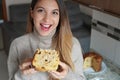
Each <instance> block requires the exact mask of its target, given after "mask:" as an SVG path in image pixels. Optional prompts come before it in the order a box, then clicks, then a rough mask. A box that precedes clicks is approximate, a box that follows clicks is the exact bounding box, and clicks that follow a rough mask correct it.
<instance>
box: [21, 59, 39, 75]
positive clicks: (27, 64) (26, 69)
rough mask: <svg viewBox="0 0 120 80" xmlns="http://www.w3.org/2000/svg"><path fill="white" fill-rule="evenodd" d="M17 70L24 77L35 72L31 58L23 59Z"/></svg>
mask: <svg viewBox="0 0 120 80" xmlns="http://www.w3.org/2000/svg"><path fill="white" fill-rule="evenodd" d="M19 68H20V70H21V72H22V73H23V74H24V75H29V74H33V73H36V72H37V71H36V70H35V68H33V66H32V59H31V58H28V59H25V60H24V61H23V63H22V64H21V65H19Z"/></svg>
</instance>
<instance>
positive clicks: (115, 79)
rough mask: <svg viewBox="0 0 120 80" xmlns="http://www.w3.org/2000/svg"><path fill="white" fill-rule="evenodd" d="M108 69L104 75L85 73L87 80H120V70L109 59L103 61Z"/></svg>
mask: <svg viewBox="0 0 120 80" xmlns="http://www.w3.org/2000/svg"><path fill="white" fill-rule="evenodd" d="M103 62H104V63H105V65H106V69H105V70H104V72H102V73H96V74H92V73H89V74H88V73H87V74H86V73H85V76H86V78H87V80H120V68H118V67H117V66H115V65H113V63H112V62H110V61H109V60H107V59H103Z"/></svg>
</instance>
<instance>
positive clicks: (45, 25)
mask: <svg viewBox="0 0 120 80" xmlns="http://www.w3.org/2000/svg"><path fill="white" fill-rule="evenodd" d="M40 25H41V30H44V31H48V30H49V29H50V27H51V26H52V25H50V24H40Z"/></svg>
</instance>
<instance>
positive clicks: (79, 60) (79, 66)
mask: <svg viewBox="0 0 120 80" xmlns="http://www.w3.org/2000/svg"><path fill="white" fill-rule="evenodd" d="M72 60H73V63H74V67H75V71H72V70H71V69H70V68H69V72H68V74H67V76H66V79H64V80H71V79H73V80H86V78H85V76H84V73H83V55H82V49H81V46H80V43H79V41H78V40H77V39H76V38H73V48H72Z"/></svg>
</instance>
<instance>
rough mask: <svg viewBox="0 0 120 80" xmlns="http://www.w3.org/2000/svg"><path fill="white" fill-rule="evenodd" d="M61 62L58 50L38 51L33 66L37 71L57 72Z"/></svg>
mask: <svg viewBox="0 0 120 80" xmlns="http://www.w3.org/2000/svg"><path fill="white" fill-rule="evenodd" d="M59 62H60V60H59V53H58V52H57V51H56V50H50V49H49V50H44V49H37V50H36V52H35V55H34V58H33V61H32V65H33V66H34V67H35V69H36V70H38V71H42V72H45V71H53V70H57V68H58V65H59Z"/></svg>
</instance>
